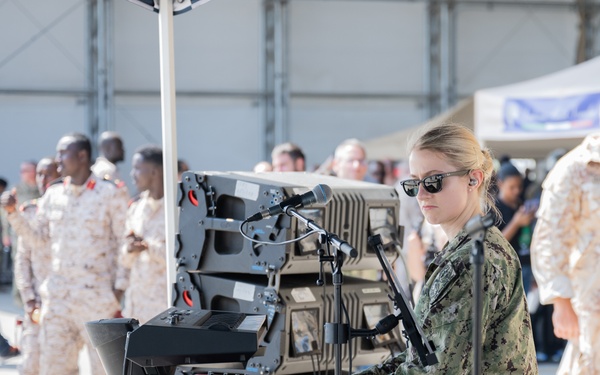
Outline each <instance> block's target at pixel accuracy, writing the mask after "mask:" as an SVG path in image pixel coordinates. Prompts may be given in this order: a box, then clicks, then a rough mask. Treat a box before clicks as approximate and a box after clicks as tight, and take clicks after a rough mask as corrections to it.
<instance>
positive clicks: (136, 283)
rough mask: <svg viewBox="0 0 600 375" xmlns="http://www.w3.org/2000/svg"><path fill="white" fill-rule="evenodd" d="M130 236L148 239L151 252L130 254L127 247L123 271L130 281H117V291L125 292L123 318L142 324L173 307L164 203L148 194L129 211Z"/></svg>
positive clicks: (121, 263)
mask: <svg viewBox="0 0 600 375" xmlns="http://www.w3.org/2000/svg"><path fill="white" fill-rule="evenodd" d="M125 228H126V233H125V234H126V235H127V234H129V233H131V232H133V233H135V234H136V235H137V236H140V237H142V238H143V239H144V242H146V244H147V245H148V249H147V250H144V251H141V252H135V253H129V252H128V251H127V245H124V246H123V248H122V250H121V254H120V257H119V263H120V267H122V268H124V269H126V270H129V271H130V272H122V271H120V272H119V275H126V274H129V279H128V280H124V279H122V278H119V279H118V280H117V288H118V289H121V290H125V308H124V309H123V315H125V316H130V317H133V318H136V319H138V320H139V321H140V322H141V323H145V322H146V321H148V320H150V319H151V318H153V317H154V316H155V315H157V314H159V313H160V312H162V311H164V310H165V309H167V308H168V307H169V305H170V304H169V303H168V301H167V287H168V283H167V262H166V248H167V246H166V243H165V210H164V199H158V200H157V199H153V198H151V197H150V196H149V194H148V192H147V191H145V192H143V193H141V194H140V199H139V200H137V201H135V202H133V203H132V204H131V206H130V207H129V210H128V211H127V222H126V226H125Z"/></svg>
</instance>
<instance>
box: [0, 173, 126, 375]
mask: <svg viewBox="0 0 600 375" xmlns="http://www.w3.org/2000/svg"><path fill="white" fill-rule="evenodd" d="M127 200H128V194H127V189H125V188H117V186H116V185H115V184H114V183H112V182H109V181H104V180H100V179H98V177H96V176H95V175H93V174H91V175H90V177H89V179H88V180H87V181H86V183H84V184H83V185H82V186H76V185H73V184H71V183H70V178H69V177H67V178H65V180H64V181H63V182H59V183H55V184H53V185H52V186H50V187H49V188H48V190H47V191H46V193H45V194H44V196H43V197H42V198H40V199H39V201H38V202H39V204H38V212H37V214H36V217H35V220H34V222H32V223H31V224H30V225H28V223H27V221H26V220H25V219H24V218H23V217H22V216H21V215H19V214H15V213H13V214H10V215H9V220H10V221H11V224H12V225H13V228H14V229H15V231H17V233H18V234H19V235H23V236H26V237H27V238H29V236H36V237H38V238H48V239H49V241H50V245H51V248H52V264H51V270H50V274H49V275H48V278H47V279H46V280H45V281H44V283H43V284H42V287H41V294H42V300H43V304H42V320H41V322H42V324H41V343H40V344H41V348H42V354H41V361H40V370H41V371H40V373H41V374H42V375H56V374H61V375H71V374H78V373H79V370H78V366H77V361H78V354H79V350H80V349H81V348H82V347H83V345H87V347H88V352H89V356H90V365H91V366H90V367H91V369H92V375H96V374H104V370H103V368H102V364H101V362H100V359H99V357H98V354H97V353H96V350H95V349H94V348H93V347H92V346H91V345H90V342H89V338H88V335H87V333H86V331H85V328H84V323H85V322H88V321H91V320H97V319H102V318H111V317H113V316H114V314H115V313H116V312H117V311H119V309H120V306H119V302H118V301H117V299H116V298H115V295H114V292H113V285H114V281H115V274H116V268H117V257H118V251H119V250H118V249H119V248H120V246H121V244H122V240H123V228H124V226H125V215H126V212H127ZM15 212H16V211H15Z"/></svg>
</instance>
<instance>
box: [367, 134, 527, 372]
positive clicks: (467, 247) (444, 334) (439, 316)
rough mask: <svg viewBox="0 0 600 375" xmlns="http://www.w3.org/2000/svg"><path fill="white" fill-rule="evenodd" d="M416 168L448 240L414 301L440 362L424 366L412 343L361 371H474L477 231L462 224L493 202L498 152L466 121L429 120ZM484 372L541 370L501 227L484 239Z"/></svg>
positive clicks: (411, 185)
mask: <svg viewBox="0 0 600 375" xmlns="http://www.w3.org/2000/svg"><path fill="white" fill-rule="evenodd" d="M409 164H410V174H411V177H412V179H410V180H404V181H402V183H401V184H402V187H403V189H404V191H405V192H406V194H407V195H409V196H412V197H416V198H417V201H418V202H419V206H420V208H421V211H422V212H423V214H424V216H425V219H426V220H427V221H428V222H429V223H431V224H439V225H440V226H441V227H442V229H443V231H444V232H445V233H446V235H447V237H448V238H449V242H448V243H446V245H445V246H444V247H443V249H442V250H441V251H440V252H439V253H438V254H437V255H436V257H435V259H434V260H433V262H432V263H431V264H430V266H429V267H428V269H427V272H426V275H425V283H424V285H423V288H422V291H421V294H420V296H419V300H418V302H417V305H416V307H415V316H416V318H417V319H416V320H417V321H416V323H417V324H419V325H420V326H421V327H422V328H423V332H424V334H425V336H426V337H425V338H426V339H427V340H431V341H432V342H433V344H434V346H435V355H436V357H437V359H438V361H439V363H437V364H434V365H430V366H424V365H423V364H422V363H421V362H420V361H419V357H418V354H417V353H416V351H415V350H414V347H409V349H408V350H406V351H405V352H403V353H400V354H399V355H398V356H396V357H394V358H391V359H389V360H387V361H386V362H384V363H382V364H380V365H376V366H374V367H371V368H369V369H367V370H365V371H363V372H362V374H376V375H379V374H434V373H435V374H453V375H455V374H471V373H473V355H472V349H473V343H472V337H473V328H472V325H473V319H472V316H473V309H472V300H473V276H474V268H473V266H472V264H471V262H470V260H469V258H470V254H471V249H472V244H473V239H472V238H471V237H470V235H469V234H468V233H467V232H466V230H465V229H464V227H465V224H466V223H467V222H468V221H469V220H470V219H471V218H473V217H475V216H477V215H480V214H482V213H484V212H486V211H488V210H490V209H493V199H492V197H491V196H490V195H489V193H488V187H489V184H490V179H491V176H492V171H493V166H492V158H491V156H490V154H489V152H488V151H487V150H481V147H480V145H479V143H478V142H477V140H476V138H475V137H474V135H473V133H472V132H471V131H470V130H469V129H467V128H465V127H463V126H460V125H442V126H438V127H434V128H429V129H428V130H427V131H426V132H425V133H424V134H423V135H422V136H421V137H420V138H419V139H418V140H417V141H416V143H415V144H414V146H413V147H412V148H411V153H410V158H409ZM483 247H484V253H485V262H484V264H483V280H482V283H483V301H482V304H483V313H482V319H481V322H482V352H481V354H482V355H481V358H482V373H483V374H509V373H510V374H519V375H521V374H537V373H538V368H537V361H536V357H535V347H534V343H533V335H532V331H531V321H530V319H529V313H528V312H527V303H526V301H525V294H524V292H523V283H522V276H521V266H520V264H519V259H518V257H517V254H516V252H515V250H514V249H513V248H512V247H511V246H510V244H509V243H508V242H507V241H506V240H505V239H504V237H503V236H502V233H500V231H499V230H498V229H497V228H496V227H492V228H489V229H488V230H487V232H486V235H485V238H484V241H483Z"/></svg>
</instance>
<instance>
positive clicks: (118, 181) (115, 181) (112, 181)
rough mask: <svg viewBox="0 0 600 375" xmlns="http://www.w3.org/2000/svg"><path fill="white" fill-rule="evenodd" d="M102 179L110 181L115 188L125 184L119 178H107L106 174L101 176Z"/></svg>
mask: <svg viewBox="0 0 600 375" xmlns="http://www.w3.org/2000/svg"><path fill="white" fill-rule="evenodd" d="M102 180H103V181H107V182H110V183H111V184H112V185H114V186H116V187H117V188H122V187H123V186H125V182H123V181H121V180H118V179H117V180H113V179H110V178H108V176H104V177H103V178H102Z"/></svg>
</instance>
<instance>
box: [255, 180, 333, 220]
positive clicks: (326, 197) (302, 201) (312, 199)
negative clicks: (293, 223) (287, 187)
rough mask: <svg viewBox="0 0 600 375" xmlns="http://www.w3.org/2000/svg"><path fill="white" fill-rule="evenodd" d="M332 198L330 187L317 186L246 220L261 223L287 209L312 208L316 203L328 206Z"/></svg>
mask: <svg viewBox="0 0 600 375" xmlns="http://www.w3.org/2000/svg"><path fill="white" fill-rule="evenodd" d="M331 198H332V190H331V188H330V187H329V186H327V185H324V184H319V185H317V186H315V187H314V188H313V189H312V190H311V191H309V192H306V193H304V194H302V195H299V194H296V195H294V196H292V197H290V198H288V199H286V200H284V201H283V202H281V203H279V204H277V205H275V206H271V207H269V208H267V209H266V210H262V211H260V212H257V213H255V214H254V215H252V216H250V217H249V218H247V219H246V221H247V222H252V221H259V220H262V219H266V218H269V217H271V216H275V215H279V214H282V213H283V212H284V211H285V209H286V208H287V207H294V208H299V207H305V206H310V205H311V204H314V203H319V204H327V203H329V201H330V200H331Z"/></svg>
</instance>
